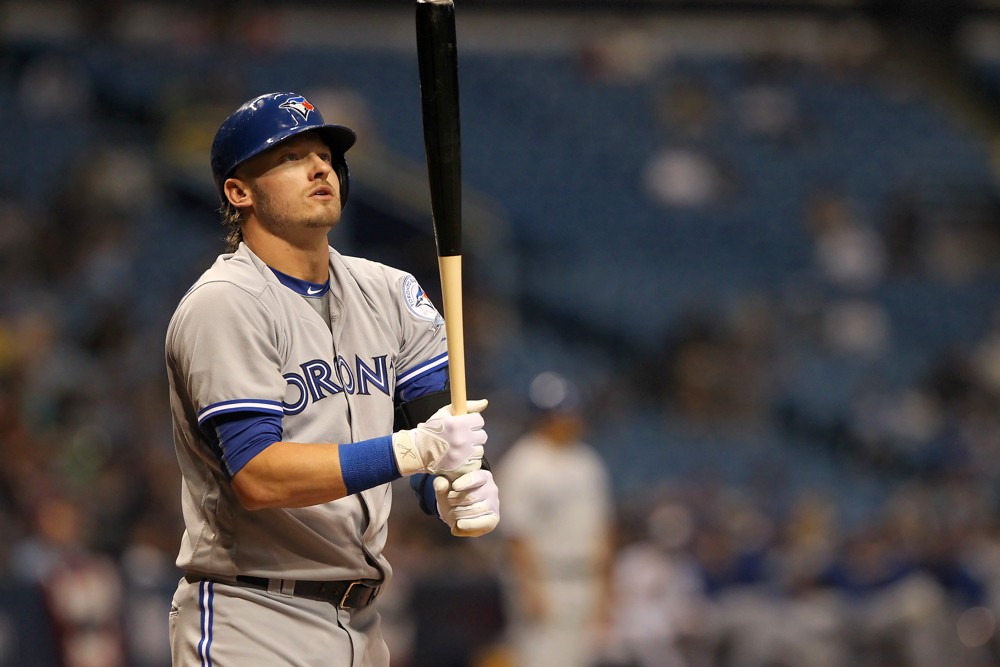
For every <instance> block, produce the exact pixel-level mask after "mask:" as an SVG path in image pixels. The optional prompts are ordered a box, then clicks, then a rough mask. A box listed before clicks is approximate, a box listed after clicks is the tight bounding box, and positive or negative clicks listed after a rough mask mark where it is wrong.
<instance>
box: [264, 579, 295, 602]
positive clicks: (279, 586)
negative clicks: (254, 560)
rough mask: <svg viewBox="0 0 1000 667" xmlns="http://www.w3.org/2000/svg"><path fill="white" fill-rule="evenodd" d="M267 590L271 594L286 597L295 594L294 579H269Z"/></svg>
mask: <svg viewBox="0 0 1000 667" xmlns="http://www.w3.org/2000/svg"><path fill="white" fill-rule="evenodd" d="M267 592H268V593H270V594H271V595H281V596H283V597H286V598H290V597H293V596H294V595H295V580H294V579H268V580H267Z"/></svg>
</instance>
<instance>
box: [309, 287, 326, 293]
mask: <svg viewBox="0 0 1000 667" xmlns="http://www.w3.org/2000/svg"><path fill="white" fill-rule="evenodd" d="M322 291H323V290H322V289H315V288H313V287H310V288H309V289H307V290H306V294H319V293H320V292H322Z"/></svg>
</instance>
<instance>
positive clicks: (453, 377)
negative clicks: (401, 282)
mask: <svg viewBox="0 0 1000 667" xmlns="http://www.w3.org/2000/svg"><path fill="white" fill-rule="evenodd" d="M438 269H439V270H440V272H441V293H442V294H441V297H442V299H443V300H444V327H445V333H446V334H447V336H448V381H449V383H450V384H451V409H452V414H456V415H464V414H465V412H466V405H465V403H466V391H465V325H464V324H463V323H462V256H461V255H450V256H446V257H438Z"/></svg>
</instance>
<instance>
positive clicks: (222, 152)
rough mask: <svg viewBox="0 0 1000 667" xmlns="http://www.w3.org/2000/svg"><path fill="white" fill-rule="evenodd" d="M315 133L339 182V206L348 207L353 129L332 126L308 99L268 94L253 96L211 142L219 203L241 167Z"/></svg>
mask: <svg viewBox="0 0 1000 667" xmlns="http://www.w3.org/2000/svg"><path fill="white" fill-rule="evenodd" d="M309 130H315V131H316V132H318V133H319V135H320V136H321V137H322V138H323V141H325V142H326V143H327V145H328V146H329V147H330V152H331V153H332V155H333V166H334V169H335V170H336V172H337V177H338V178H339V179H340V205H341V207H342V208H343V206H345V205H346V204H347V192H348V184H349V180H350V179H349V176H350V172H349V170H348V168H347V161H346V160H345V159H344V153H346V152H347V149H349V148H350V147H351V146H353V145H354V142H355V140H356V139H357V136H356V135H355V134H354V130H351V129H350V128H347V127H344V126H343V125H332V124H329V123H327V122H326V121H325V120H323V115H322V114H321V113H320V112H319V109H317V108H316V107H315V106H313V105H312V104H311V103H310V102H309V100H307V99H306V98H305V97H303V96H302V95H298V94H296V93H267V94H265V95H261V96H260V97H255V98H254V99H252V100H250V101H249V102H247V103H245V104H244V105H243V106H241V107H240V108H239V109H237V110H236V111H234V112H233V114H232V115H231V116H229V118H227V119H226V120H225V121H223V123H222V125H220V126H219V130H218V131H217V132H216V133H215V140H214V141H213V142H212V176H213V177H214V178H215V187H216V189H218V191H219V196H220V197H222V201H223V202H225V201H226V196H225V194H224V193H223V190H222V184H223V183H225V182H226V179H227V178H230V177H231V176H232V175H233V172H235V171H236V168H237V167H239V166H240V165H241V164H243V163H244V162H246V161H247V160H249V159H250V158H252V157H254V156H255V155H259V154H260V153H263V152H264V151H266V150H268V149H269V148H272V147H274V146H275V145H277V144H279V143H281V142H282V141H284V140H285V139H288V138H289V137H293V136H295V135H297V134H300V133H302V132H306V131H309Z"/></svg>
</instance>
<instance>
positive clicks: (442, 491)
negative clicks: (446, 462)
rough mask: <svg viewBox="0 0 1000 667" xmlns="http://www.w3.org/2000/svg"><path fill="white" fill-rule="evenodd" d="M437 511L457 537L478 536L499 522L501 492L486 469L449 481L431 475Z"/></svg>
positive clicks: (491, 474) (490, 529)
mask: <svg viewBox="0 0 1000 667" xmlns="http://www.w3.org/2000/svg"><path fill="white" fill-rule="evenodd" d="M434 495H435V496H436V497H437V506H438V514H439V516H440V517H441V520H442V521H444V522H445V523H446V524H448V527H449V528H451V534H452V535H455V536H457V537H478V536H480V535H485V534H486V533H489V532H490V531H492V530H493V529H494V528H496V527H497V525H498V524H499V523H500V491H499V489H498V488H497V485H496V482H495V481H494V479H493V473H491V472H490V471H489V470H474V471H473V472H470V473H467V474H465V475H462V476H461V477H459V478H458V479H456V480H455V481H454V482H451V483H449V482H448V480H447V479H445V478H444V477H435V478H434Z"/></svg>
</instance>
